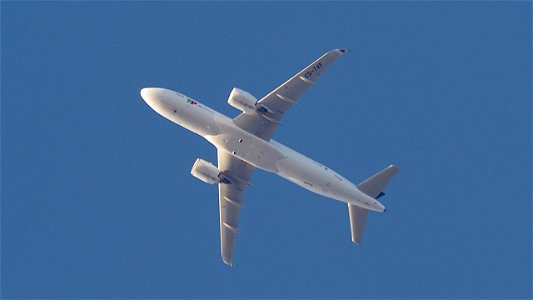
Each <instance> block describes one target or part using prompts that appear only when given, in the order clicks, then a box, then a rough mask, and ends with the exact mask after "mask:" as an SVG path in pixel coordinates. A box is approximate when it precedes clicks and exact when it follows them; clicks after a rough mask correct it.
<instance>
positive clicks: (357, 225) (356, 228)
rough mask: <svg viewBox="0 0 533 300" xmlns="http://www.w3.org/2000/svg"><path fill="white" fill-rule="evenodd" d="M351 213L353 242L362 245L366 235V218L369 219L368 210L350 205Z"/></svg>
mask: <svg viewBox="0 0 533 300" xmlns="http://www.w3.org/2000/svg"><path fill="white" fill-rule="evenodd" d="M348 210H349V211H350V227H351V229H352V242H354V243H356V244H361V242H362V241H363V234H364V233H365V225H366V218H367V217H368V209H365V208H362V207H359V206H357V205H353V204H348Z"/></svg>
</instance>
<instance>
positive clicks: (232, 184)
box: [218, 150, 255, 266]
mask: <svg viewBox="0 0 533 300" xmlns="http://www.w3.org/2000/svg"><path fill="white" fill-rule="evenodd" d="M218 169H219V170H220V172H221V173H222V174H223V176H224V177H225V178H227V179H228V180H229V183H222V182H221V183H219V184H218V203H219V209H220V251H221V254H222V260H223V261H224V263H225V264H227V265H230V266H231V265H233V260H232V256H233V247H234V245H235V238H236V237H237V233H239V229H238V221H239V213H240V210H241V208H242V207H243V204H242V194H243V191H244V188H245V187H246V186H247V185H248V181H249V179H250V177H251V176H252V173H253V172H254V170H255V167H254V166H252V165H250V164H248V163H246V162H244V161H242V160H240V159H239V158H237V157H235V156H233V155H231V154H229V153H227V152H225V151H223V150H218Z"/></svg>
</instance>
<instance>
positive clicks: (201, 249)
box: [1, 1, 532, 298]
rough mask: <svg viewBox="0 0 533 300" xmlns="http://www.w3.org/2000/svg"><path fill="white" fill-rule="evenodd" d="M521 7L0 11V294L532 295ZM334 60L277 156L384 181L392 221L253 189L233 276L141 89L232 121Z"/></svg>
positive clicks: (10, 6)
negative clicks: (353, 218) (249, 97)
mask: <svg viewBox="0 0 533 300" xmlns="http://www.w3.org/2000/svg"><path fill="white" fill-rule="evenodd" d="M531 8H532V7H531V3H530V2H503V1H502V2H487V3H483V2H417V1H409V2H372V3H371V2H337V3H325V2H323V3H321V2H317V3H302V2H296V3H295V2H292V3H286V2H280V3H277V2H266V3H245V2H225V3H212V2H204V3H191V2H183V3H180V2H164V3H144V2H126V3H122V2H103V3H67V2H30V3H19V2H2V4H1V17H2V20H1V34H2V36H1V42H2V43H1V51H2V52H1V58H2V61H1V76H2V77H1V78H2V81H1V83H2V85H1V100H2V102H1V104H2V106H1V113H2V115H1V117H2V118H1V126H2V129H1V134H2V153H1V154H2V156H1V159H2V164H1V167H2V169H1V172H2V173H1V175H2V178H1V179H2V181H1V183H2V186H1V187H2V189H1V201H2V202H1V225H2V228H1V229H2V231H1V233H2V239H1V271H2V272H1V296H2V298H6V297H8V298H17V297H39V298H59V297H66V298H79V297H90V298H100V297H106V298H122V297H153V298H162V297H168V298H179V297H232V298H239V297H291V298H292V297H309V298H314V297H345V298H359V297H373V298H385V297H386V298H389V297H395V298H421V297H424V298H427V297H446V298H448V297H476V298H477V297H479V298H490V297H530V296H531V282H532V278H531V269H532V263H531V245H532V241H531V232H532V230H531V229H532V223H531V214H532V206H531V203H532V198H531V188H532V186H531V179H532V178H531V169H532V164H531V163H532V160H531V111H532V105H531V83H532V78H531V56H532V51H531ZM333 48H349V49H351V50H352V51H351V52H350V53H348V54H347V55H344V56H343V57H342V58H340V59H339V60H338V61H337V62H336V63H335V65H333V66H332V67H331V69H329V70H328V72H327V74H326V75H325V76H323V77H322V78H321V79H320V81H319V84H318V86H316V87H313V88H311V89H310V90H309V91H308V92H307V93H306V94H305V95H304V96H303V98H302V99H301V104H300V105H298V106H297V107H295V108H293V109H292V110H291V111H290V112H288V113H287V115H286V116H285V118H284V123H285V126H282V127H281V128H279V130H278V132H277V133H276V135H275V137H274V138H275V139H276V140H278V141H280V142H282V143H285V144H287V145H288V146H290V147H293V148H294V149H296V150H297V151H300V152H302V153H304V154H306V155H308V156H310V157H311V158H313V159H315V160H317V161H320V162H322V163H324V164H326V165H328V166H330V167H332V168H333V169H335V170H336V171H338V172H339V173H341V174H343V175H344V176H345V177H347V178H349V179H351V180H352V181H354V182H356V183H357V182H360V181H361V180H363V179H365V178H366V177H368V176H370V175H372V174H374V173H375V172H377V171H379V170H381V169H382V168H384V167H386V166H387V165H389V164H390V163H395V164H397V165H398V166H400V168H401V172H400V174H399V175H398V176H397V178H395V180H394V181H393V182H392V184H391V185H390V186H389V187H388V188H387V190H386V192H387V196H386V197H385V198H383V199H382V200H383V203H384V204H385V205H386V206H387V208H388V209H387V213H385V214H378V213H372V214H371V215H370V217H369V222H368V224H367V231H366V236H365V242H364V244H363V245H361V246H355V245H353V244H352V243H351V240H350V229H349V220H348V211H347V207H346V205H345V204H343V203H340V202H336V201H331V200H328V199H326V198H323V197H321V196H318V195H315V194H312V193H310V192H309V191H307V190H304V189H302V188H300V187H298V186H295V185H293V184H291V183H289V182H287V181H285V180H283V179H281V178H279V177H277V176H275V175H272V174H269V173H266V172H263V171H257V172H256V173H255V174H254V176H253V177H252V181H253V184H254V186H253V188H250V189H249V190H247V192H246V194H245V204H246V207H245V209H243V211H242V214H241V222H240V227H241V229H242V230H243V233H242V234H241V235H240V236H239V237H238V240H237V244H236V252H235V261H236V262H237V263H238V264H239V267H236V268H230V267H228V266H226V265H224V264H223V263H222V261H221V258H220V249H219V245H220V242H219V228H218V224H219V223H218V222H219V220H218V204H217V201H218V199H217V189H216V186H211V185H206V184H204V183H202V182H200V181H199V180H197V179H195V178H194V177H192V176H191V175H190V173H189V172H190V168H191V166H192V164H193V163H194V161H195V159H196V158H197V157H200V158H203V159H206V160H209V161H212V162H216V154H215V149H214V148H213V147H212V146H211V145H210V144H209V143H208V142H207V141H205V140H203V139H201V138H200V137H198V136H196V135H194V134H192V133H190V132H188V131H186V130H185V129H183V128H181V127H179V126H177V125H174V124H172V123H171V122H169V121H167V120H165V119H164V118H162V117H161V116H159V115H157V114H156V113H155V112H154V111H152V110H151V109H150V108H149V107H148V106H147V105H146V104H145V103H144V102H143V101H142V100H141V98H140V95H139V90H140V89H141V88H143V87H147V86H158V87H166V88H170V89H174V90H177V91H180V92H182V93H184V94H186V95H189V96H191V97H194V98H196V99H198V100H199V101H201V102H203V103H204V104H206V105H208V106H210V107H212V108H213V109H216V110H218V111H220V112H222V113H224V114H227V115H229V116H236V115H237V114H238V112H237V111H236V110H235V109H233V108H232V107H230V106H229V105H227V103H226V100H227V97H228V94H229V92H230V91H231V89H232V88H233V87H234V86H237V87H240V88H242V89H244V90H247V91H249V92H251V93H252V94H254V95H256V96H257V97H262V96H263V95H265V94H266V93H268V92H269V91H271V90H272V89H273V88H275V87H277V86H278V85H279V84H281V83H282V82H283V81H284V80H286V79H287V78H289V77H290V76H292V75H293V74H294V73H295V72H297V71H299V70H300V69H301V68H303V67H304V66H306V65H307V64H308V63H310V62H311V61H313V60H314V59H316V58H317V57H318V56H320V55H322V54H323V53H324V52H326V51H328V50H330V49H333Z"/></svg>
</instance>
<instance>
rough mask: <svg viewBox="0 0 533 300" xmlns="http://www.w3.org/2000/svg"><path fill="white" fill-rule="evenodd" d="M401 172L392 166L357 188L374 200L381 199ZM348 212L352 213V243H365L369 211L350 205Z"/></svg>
mask: <svg viewBox="0 0 533 300" xmlns="http://www.w3.org/2000/svg"><path fill="white" fill-rule="evenodd" d="M398 171H400V168H398V167H396V166H395V165H390V166H389V167H387V168H385V169H384V170H383V171H381V172H379V173H377V174H376V175H374V176H372V177H370V178H368V179H367V180H365V181H363V182H361V183H360V184H358V185H357V188H358V189H359V190H360V191H361V192H363V193H365V194H367V195H369V196H370V197H372V198H376V199H377V198H379V197H381V196H383V195H385V193H383V192H382V191H383V189H384V188H385V186H386V185H387V184H388V183H389V182H390V181H391V179H392V177H394V175H396V173H398ZM348 211H349V213H350V226H351V229H352V242H354V243H356V244H360V243H361V242H362V241H363V234H364V233H365V225H366V219H367V217H368V209H365V208H362V207H359V206H357V205H353V204H348Z"/></svg>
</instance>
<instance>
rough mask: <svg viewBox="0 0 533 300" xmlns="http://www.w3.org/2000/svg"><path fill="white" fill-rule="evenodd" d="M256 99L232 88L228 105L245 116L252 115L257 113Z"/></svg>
mask: <svg viewBox="0 0 533 300" xmlns="http://www.w3.org/2000/svg"><path fill="white" fill-rule="evenodd" d="M256 103H257V98H255V97H254V96H252V94H250V93H248V92H247V91H244V90H241V89H239V88H233V90H231V93H230V94H229V98H228V104H229V105H231V106H233V107H235V108H236V109H238V110H240V111H242V112H243V113H245V114H253V113H255V112H256V111H257V106H256Z"/></svg>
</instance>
